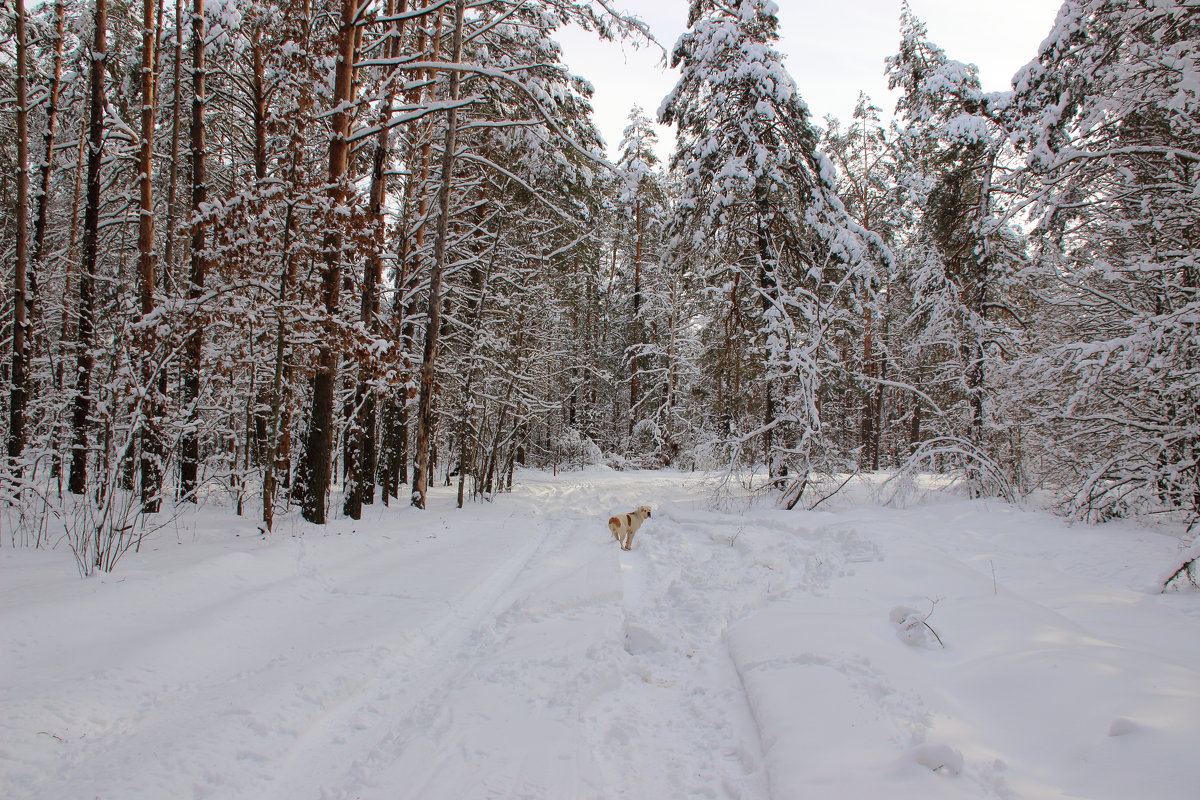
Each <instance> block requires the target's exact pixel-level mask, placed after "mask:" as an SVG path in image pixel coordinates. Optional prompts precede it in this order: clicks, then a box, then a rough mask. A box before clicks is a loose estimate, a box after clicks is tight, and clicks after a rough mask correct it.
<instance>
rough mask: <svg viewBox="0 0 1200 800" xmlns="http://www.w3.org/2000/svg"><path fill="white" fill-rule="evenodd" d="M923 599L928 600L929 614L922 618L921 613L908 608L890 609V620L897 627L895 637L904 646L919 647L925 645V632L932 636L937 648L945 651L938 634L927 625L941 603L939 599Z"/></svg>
mask: <svg viewBox="0 0 1200 800" xmlns="http://www.w3.org/2000/svg"><path fill="white" fill-rule="evenodd" d="M925 599H926V600H929V604H930V605H929V613H927V614H925V615H924V616H922V615H921V613H920V612H919V611H917V610H916V609H913V608H909V607H908V606H896V607H895V608H893V609H892V613H891V620H892V622H894V623H896V625H897V627H898V630H897V631H896V635H897V636H898V637H900V640H901V641H902V642H904V643H905V644H911V645H919V644H924V643H925V641H926V636H925V631H926V630H927V631H929V633H931V634H933V638H934V639H936V640H937V643H938V647H940V648H942V649H943V650H945V649H946V644H945V642H943V641H942V637H941V636H939V635H938V632H937V631H935V630H934V629H933V626H932V625H930V624H929V618H930V617H932V616H933V610H934V609H935V608H937V604H938V603H939V602H941V598H938V599H937V600H932V599H930V598H928V597H927V598H925ZM922 628H924V630H922Z"/></svg>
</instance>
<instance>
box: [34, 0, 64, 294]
mask: <svg viewBox="0 0 1200 800" xmlns="http://www.w3.org/2000/svg"><path fill="white" fill-rule="evenodd" d="M65 18H66V7H65V4H64V3H63V0H58V2H56V3H55V4H54V67H53V71H52V73H51V76H50V88H49V91H48V93H47V95H46V129H45V131H44V132H43V133H42V152H43V153H44V154H45V155H44V156H43V160H42V164H41V180H40V186H39V189H38V196H37V206H36V209H35V211H34V215H33V252H32V254H31V257H30V264H31V265H32V269H33V270H36V269H37V268H38V267H39V266H40V265H41V262H42V258H43V257H44V256H45V253H46V223H47V222H48V220H49V216H50V212H49V209H50V178H51V176H52V174H53V172H54V139H55V136H56V134H57V131H58V97H59V93H60V91H61V89H62V51H63V27H64V21H65Z"/></svg>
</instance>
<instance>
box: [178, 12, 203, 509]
mask: <svg viewBox="0 0 1200 800" xmlns="http://www.w3.org/2000/svg"><path fill="white" fill-rule="evenodd" d="M204 37H205V26H204V0H192V125H191V137H190V138H191V150H192V152H191V160H192V252H191V265H190V269H189V276H188V301H189V305H191V306H192V309H193V312H194V311H195V310H196V308H195V307H196V306H197V305H198V304H199V302H200V298H201V297H202V296H203V294H204V282H205V280H206V279H207V275H208V255H207V253H205V247H206V243H205V242H206V237H207V230H206V223H205V220H204V218H203V214H204V206H205V204H206V203H207V202H208V175H207V172H206V170H205V168H206V163H205V160H206V157H207V145H206V143H205V127H204V105H205V103H206V102H207V100H208V98H207V97H206V96H205V87H204V83H205V64H204ZM194 324H195V325H196V327H195V329H194V330H193V331H192V332H191V334H190V335H189V337H188V342H187V353H186V366H185V368H184V374H183V392H182V401H183V406H184V408H185V409H186V410H187V414H188V425H187V426H186V428H185V429H184V434H183V437H182V442H181V451H182V452H181V458H180V464H179V491H180V495H181V496H182V499H183V500H186V501H189V502H192V503H194V502H196V489H197V488H198V485H199V473H200V437H199V435H198V433H197V431H196V422H197V416H198V415H197V409H196V402H197V400H198V399H199V397H200V367H201V361H202V359H203V355H204V331H203V328H202V327H201V324H200V322H199V320H198V317H197V322H196V323H194Z"/></svg>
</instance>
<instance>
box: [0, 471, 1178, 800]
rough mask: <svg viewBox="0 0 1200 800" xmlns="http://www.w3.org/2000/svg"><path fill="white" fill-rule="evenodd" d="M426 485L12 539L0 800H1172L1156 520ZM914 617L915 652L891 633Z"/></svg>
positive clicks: (5, 610) (1169, 698)
mask: <svg viewBox="0 0 1200 800" xmlns="http://www.w3.org/2000/svg"><path fill="white" fill-rule="evenodd" d="M439 491H440V493H439V495H438V496H437V497H436V498H435V499H436V502H435V503H434V505H433V508H434V510H433V511H430V512H425V513H419V512H415V511H412V510H410V509H404V510H392V511H390V512H384V511H383V510H382V509H378V508H377V509H374V510H373V511H372V512H371V513H373V514H374V515H375V516H374V517H373V518H372V519H370V520H365V521H364V522H362V523H360V524H359V525H358V526H357V527H358V528H359V533H354V532H353V531H352V528H354V527H356V526H354V525H352V524H351V523H349V521H341V522H339V523H338V524H336V525H334V526H330V528H329V529H327V532H325V533H324V534H314V533H313V532H312V531H307V532H306V535H305V536H296V537H293V538H287V537H286V536H282V535H279V534H277V535H276V536H277V538H275V539H274V540H271V541H267V542H262V541H260V540H254V539H249V538H248V539H245V540H242V541H240V542H238V543H237V545H236V546H231V545H230V544H229V543H228V538H225V539H221V538H220V537H216V539H217V541H219V542H222V544H220V545H219V546H216V547H215V549H212V546H211V545H210V544H208V543H207V542H208V539H206V538H205V537H203V536H199V535H197V536H196V538H195V541H193V542H190V543H189V542H186V541H185V542H184V543H182V544H179V545H176V544H175V543H169V542H165V543H163V545H162V550H161V552H159V553H147V554H146V555H145V556H144V557H142V556H138V557H132V556H131V557H130V560H129V562H127V563H125V564H123V565H122V568H121V569H122V570H126V572H124V573H123V572H122V571H121V570H118V572H117V573H114V574H113V575H112V576H102V577H99V578H93V579H90V580H87V581H75V580H74V579H73V578H70V577H69V576H65V577H64V576H59V575H58V574H57V573H49V572H47V571H46V570H49V569H50V568H54V569H57V570H63V569H65V568H66V567H64V564H63V561H62V559H61V558H52V557H51V555H52V554H46V553H36V554H30V553H24V552H15V553H14V551H12V550H11V549H10V550H8V551H7V552H6V553H4V556H5V557H6V559H7V560H6V561H0V576H3V577H4V578H5V579H6V580H7V579H9V578H13V579H16V580H15V582H14V583H11V584H10V586H11V587H12V588H10V589H9V590H8V591H5V588H4V586H3V584H2V583H0V600H3V601H4V602H3V603H2V604H0V644H3V645H4V650H3V651H0V674H4V675H5V676H14V677H15V680H13V681H9V680H6V681H4V682H3V683H0V708H4V709H5V712H4V715H3V716H2V717H0V796H3V797H5V798H22V797H29V798H38V799H39V800H59V799H60V798H61V800H75V798H92V797H97V798H106V799H107V798H113V800H140V799H144V800H166V799H167V798H170V800H175V798H197V799H199V798H247V799H249V798H255V799H256V800H257V799H260V798H261V799H264V800H271V799H273V798H278V799H279V800H309V799H312V800H398V799H399V800H410V799H411V800H474V799H475V798H538V799H541V800H560V799H564V798H597V799H601V798H603V799H607V798H633V799H634V800H660V799H661V798H711V799H712V800H767V798H773V799H774V800H795V799H797V798H802V797H889V798H894V799H895V800H903V799H904V798H913V800H916V799H917V798H920V799H921V800H928V799H929V798H933V799H934V800H937V798H995V799H996V800H1009V798H1019V797H1020V798H1024V797H1043V796H1045V797H1051V796H1059V795H1060V794H1062V793H1063V792H1073V793H1076V794H1077V795H1078V796H1081V797H1095V798H1112V799H1113V800H1121V798H1127V797H1131V796H1134V795H1131V794H1128V792H1129V791H1135V793H1136V791H1137V789H1136V787H1137V786H1138V785H1139V784H1137V782H1136V779H1137V776H1138V775H1144V774H1145V773H1146V772H1147V771H1151V770H1156V771H1157V772H1158V775H1157V781H1158V782H1157V784H1155V785H1154V789H1155V792H1156V796H1158V797H1160V798H1165V799H1166V800H1175V798H1178V800H1183V799H1184V798H1185V797H1191V796H1194V795H1192V794H1188V793H1180V792H1181V788H1180V787H1189V788H1188V789H1185V790H1182V791H1184V792H1187V791H1190V790H1191V789H1194V787H1195V786H1196V785H1200V783H1197V779H1200V774H1198V773H1197V771H1196V770H1195V768H1194V767H1186V766H1184V767H1180V766H1179V764H1180V763H1182V764H1190V763H1191V757H1190V755H1189V753H1190V747H1191V744H1194V737H1193V736H1192V734H1193V733H1195V732H1196V730H1197V725H1200V723H1196V722H1193V721H1192V720H1195V719H1197V718H1198V717H1200V688H1198V687H1200V673H1198V672H1197V671H1196V667H1195V664H1196V663H1198V661H1197V657H1198V656H1200V644H1197V641H1198V640H1200V637H1198V636H1197V635H1196V634H1197V633H1200V621H1197V611H1196V602H1195V598H1194V596H1188V595H1176V596H1175V597H1167V598H1158V597H1153V596H1150V595H1146V594H1143V593H1141V592H1139V591H1137V589H1139V588H1140V587H1137V586H1136V585H1132V584H1136V582H1137V578H1136V577H1135V578H1132V579H1131V578H1122V576H1123V575H1127V574H1128V573H1130V572H1131V571H1132V572H1133V573H1135V574H1140V572H1146V573H1150V574H1153V573H1154V572H1155V571H1156V569H1154V568H1146V569H1141V570H1140V572H1139V570H1138V569H1136V568H1134V569H1132V570H1131V568H1130V567H1129V564H1130V563H1138V562H1139V559H1140V563H1141V564H1143V565H1145V564H1150V563H1153V559H1155V558H1158V557H1165V554H1166V553H1168V552H1169V549H1170V547H1169V544H1168V543H1167V542H1166V540H1167V538H1168V537H1163V536H1161V535H1158V534H1152V533H1148V532H1146V531H1136V530H1132V531H1116V532H1106V531H1103V530H1101V529H1091V528H1087V529H1082V528H1081V529H1073V530H1072V529H1067V528H1066V527H1064V526H1062V525H1061V524H1060V523H1058V522H1056V521H1053V520H1051V521H1049V522H1047V520H1048V519H1049V518H1047V517H1045V516H1044V515H1042V516H1038V515H1027V516H1022V515H1023V514H1024V512H1019V511H1016V510H1015V509H1012V508H1011V507H1008V506H999V507H996V508H989V507H988V506H987V505H986V504H979V503H966V502H961V501H954V502H949V503H944V504H941V505H936V504H935V505H934V506H931V507H925V508H917V509H913V510H910V511H896V510H890V509H876V508H871V507H857V508H855V507H849V508H847V509H845V510H843V511H832V510H831V511H822V512H780V511H774V510H753V509H743V510H741V511H739V512H732V511H714V510H712V509H711V508H710V507H709V505H708V501H707V499H706V498H707V494H708V487H707V486H706V485H705V482H704V478H703V476H692V475H684V474H681V473H677V472H662V473H632V474H630V473H611V472H607V471H599V470H593V471H588V472H585V473H576V474H567V475H562V476H558V477H554V478H552V477H549V476H543V475H538V474H530V475H527V476H526V481H525V482H524V483H523V484H522V485H521V486H520V487H519V488H518V490H517V491H516V492H514V494H513V495H512V496H509V497H502V498H500V499H499V500H498V501H497V502H496V503H494V504H485V505H476V506H472V507H469V508H468V509H464V510H462V511H456V510H452V509H450V508H449V504H450V502H451V501H450V500H449V497H450V495H449V492H448V490H439ZM642 503H649V504H651V505H653V506H654V516H653V517H652V518H651V520H649V521H648V522H647V523H646V524H645V525H644V526H643V528H642V530H641V531H640V532H639V534H638V536H637V537H636V539H635V542H634V547H633V550H632V551H631V552H623V551H621V550H620V549H619V548H618V546H617V545H616V543H615V542H614V541H613V540H612V539H611V537H610V536H609V535H608V531H607V528H606V527H605V525H604V521H605V520H606V519H607V517H608V516H609V514H611V513H616V512H619V511H622V510H627V509H630V508H634V507H636V506H637V505H640V504H642ZM213 516H214V517H216V516H217V515H213ZM372 520H373V521H372ZM384 520H386V522H385V521H384ZM1030 520H1035V521H1036V525H1034V526H1033V527H1032V528H1031V530H1030V531H1029V532H1028V534H1027V535H1026V534H1023V533H1022V532H1021V531H1020V530H1019V528H1020V526H1021V525H1022V524H1029V521H1030ZM214 524H216V525H217V527H220V524H223V523H220V524H217V523H214ZM246 524H247V523H246V521H245V520H233V521H230V522H229V525H230V526H231V529H232V528H236V526H238V525H242V526H243V528H245V527H246ZM1038 526H1041V527H1040V528H1039V527H1038ZM1049 528H1054V531H1053V535H1054V536H1055V537H1057V538H1056V539H1050V538H1047V535H1046V534H1045V531H1046V530H1048V529H1049ZM934 529H936V530H938V531H941V532H942V533H945V534H946V535H944V536H941V537H940V538H938V539H937V540H936V541H934V540H929V538H928V537H927V536H926V535H925V534H926V533H927V532H928V531H930V530H934ZM209 533H210V534H211V532H209ZM343 533H344V534H345V535H340V534H343ZM1072 547H1075V548H1091V549H1093V550H1094V551H1095V552H1093V553H1091V554H1090V555H1087V556H1086V557H1080V558H1074V557H1072V556H1070V548H1072ZM171 548H176V549H175V551H174V552H172V550H171ZM189 548H195V551H194V552H191V553H189V552H188V549H189ZM206 548H207V549H206ZM1064 553H1066V554H1067V555H1064ZM1118 553H1120V554H1123V555H1121V556H1120V557H1118V558H1117V559H1115V560H1118V561H1119V560H1122V559H1124V561H1125V564H1124V566H1123V567H1122V565H1120V564H1115V563H1113V561H1114V558H1113V557H1112V555H1113V554H1118ZM26 563H28V564H32V566H33V569H27V570H25V571H17V570H15V568H14V567H15V565H21V564H26ZM1064 565H1069V568H1067V567H1065V566H1064ZM39 568H40V569H41V570H42V571H41V572H39V571H38V569H39ZM51 574H53V575H54V576H55V577H54V579H53V580H52V581H50V584H51V585H50V586H48V587H47V586H46V585H45V582H46V581H45V576H46V575H51ZM71 581H74V582H71ZM1131 582H1132V583H1131ZM1126 584H1130V585H1128V586H1126ZM889 610H890V611H891V615H892V618H891V619H889ZM931 610H932V612H933V613H932V615H931V616H930V617H929V623H930V625H931V626H932V627H933V628H934V629H935V630H938V631H940V632H941V635H944V636H945V639H946V644H947V646H946V647H945V648H942V647H939V646H938V645H937V644H936V643H934V641H933V639H932V637H931V636H930V635H929V633H927V632H926V631H925V629H924V628H923V627H921V626H920V625H916V626H914V627H912V628H910V629H908V630H902V629H900V628H902V627H903V626H902V625H901V626H899V627H898V623H897V620H898V619H900V618H901V617H904V613H905V612H919V613H918V616H923V615H924V614H926V613H928V612H929V611H931ZM1180 611H1182V612H1183V614H1186V615H1187V616H1183V615H1181V614H1179V613H1178V612H1180ZM907 619H911V617H907ZM5 684H7V685H5ZM1056 702H1068V703H1070V705H1069V706H1065V707H1064V710H1063V711H1061V712H1059V713H1058V714H1057V715H1051V716H1050V717H1047V718H1046V719H1040V718H1039V715H1042V716H1045V715H1046V713H1047V711H1046V710H1047V708H1051V707H1053V704H1054V703H1056ZM1189 742H1190V743H1189ZM1123 758H1125V759H1131V760H1129V761H1128V763H1124V762H1122V760H1121V759H1123ZM1043 762H1044V763H1043ZM1172 764H1174V765H1175V767H1174V770H1172V767H1171V765H1172ZM1188 770H1190V772H1189V771H1188ZM1151 782H1152V783H1153V781H1151ZM1072 796H1075V794H1073V795H1072Z"/></svg>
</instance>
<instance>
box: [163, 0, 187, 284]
mask: <svg viewBox="0 0 1200 800" xmlns="http://www.w3.org/2000/svg"><path fill="white" fill-rule="evenodd" d="M182 67H183V0H175V65H174V76H173V78H172V80H173V83H172V90H171V91H172V96H171V175H170V178H169V179H168V182H167V220H166V225H165V228H166V230H165V232H164V234H165V235H164V239H165V241H164V242H163V262H164V264H165V265H166V266H165V267H164V269H163V279H164V281H165V282H166V284H167V290H168V291H170V292H172V293H174V291H175V282H174V277H173V275H174V272H173V270H174V269H175V218H176V216H177V215H178V212H179V208H178V197H179V107H180V106H181V105H182V104H183V81H182V80H181V76H180V73H181V72H182Z"/></svg>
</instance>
